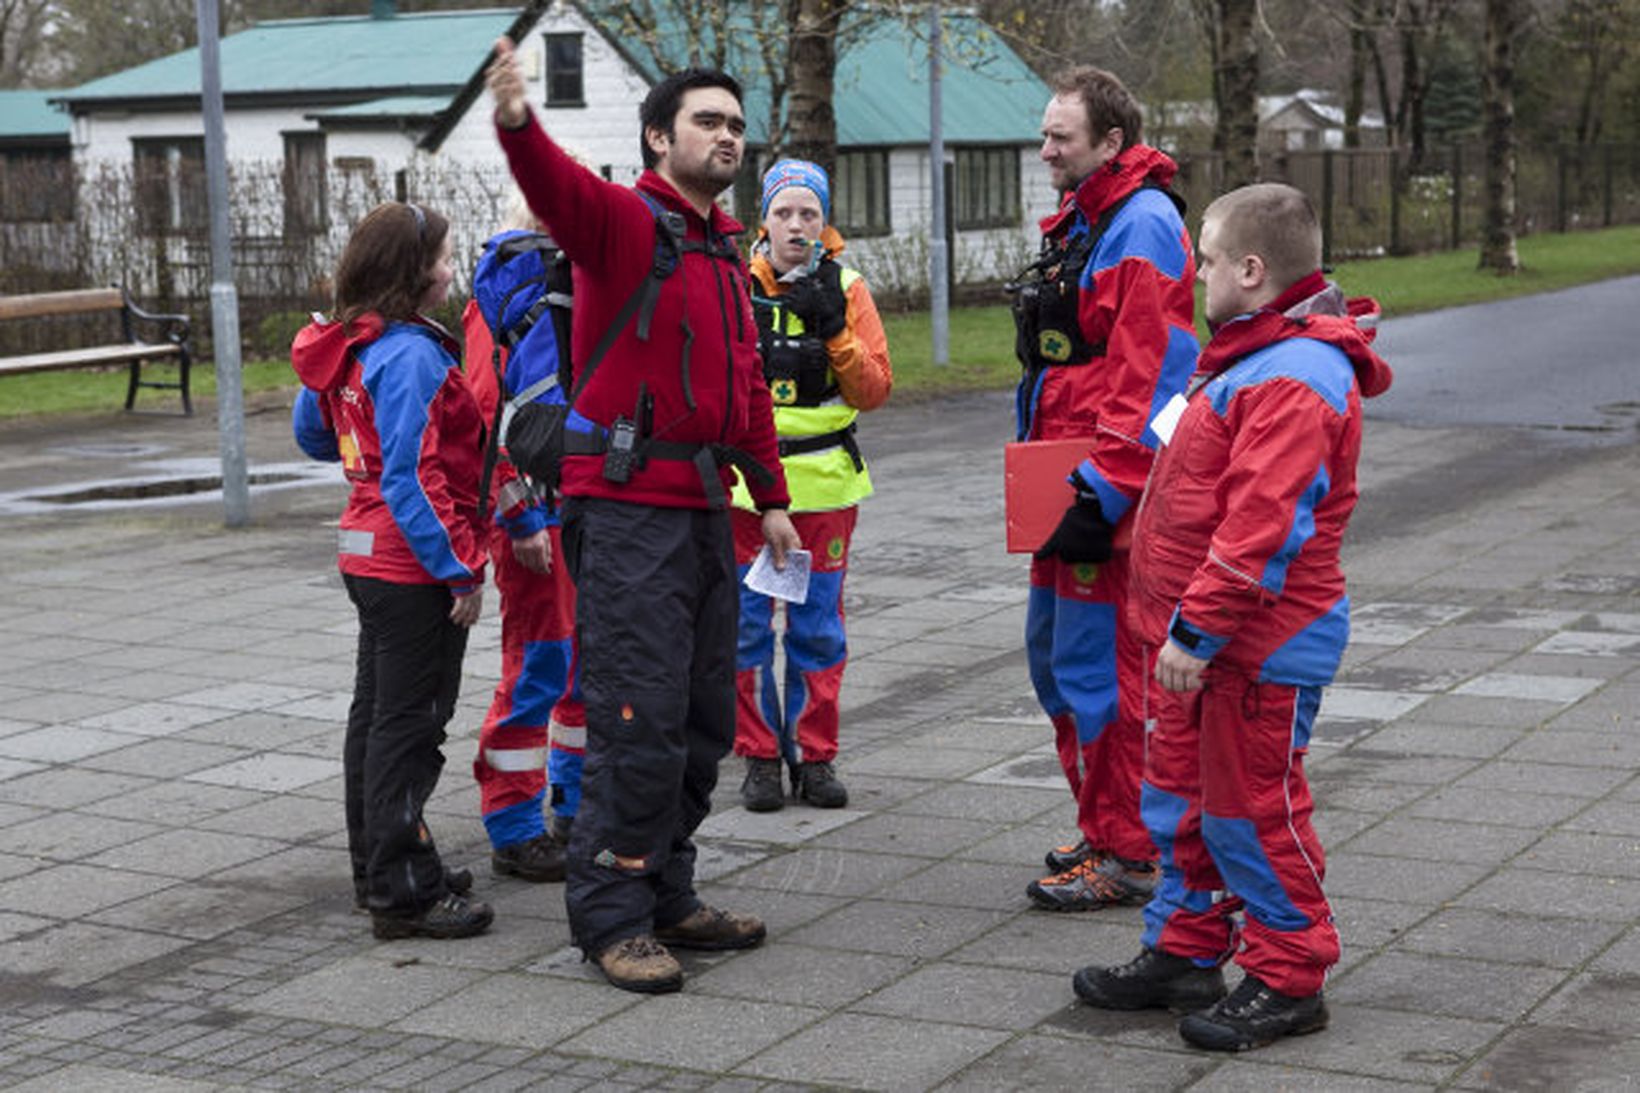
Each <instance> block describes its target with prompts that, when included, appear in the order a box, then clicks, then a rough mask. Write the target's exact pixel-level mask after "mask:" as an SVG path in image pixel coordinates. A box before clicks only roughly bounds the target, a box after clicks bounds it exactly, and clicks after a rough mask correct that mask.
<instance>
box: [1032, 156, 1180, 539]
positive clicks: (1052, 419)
mask: <svg viewBox="0 0 1640 1093" xmlns="http://www.w3.org/2000/svg"><path fill="white" fill-rule="evenodd" d="M1177 169H1178V168H1177V167H1176V165H1175V164H1174V162H1173V161H1172V160H1171V159H1169V158H1168V157H1167V156H1166V155H1164V154H1163V153H1161V152H1159V151H1157V150H1156V149H1154V148H1151V147H1148V146H1147V145H1143V144H1135V145H1133V146H1132V147H1130V148H1127V149H1124V150H1123V151H1122V152H1121V154H1119V155H1118V156H1116V157H1115V158H1114V159H1112V160H1111V161H1110V162H1109V163H1107V164H1106V165H1105V166H1103V167H1101V168H1100V169H1099V170H1097V171H1095V172H1094V173H1093V174H1092V175H1090V176H1088V177H1087V178H1086V179H1084V180H1083V182H1082V184H1081V185H1080V186H1078V187H1077V188H1076V190H1075V192H1074V193H1072V194H1069V195H1067V196H1066V198H1065V202H1064V204H1063V205H1062V206H1061V207H1060V209H1059V211H1058V212H1057V213H1055V214H1054V215H1053V216H1051V217H1048V218H1047V219H1045V220H1044V221H1042V232H1043V245H1044V246H1045V247H1053V246H1057V247H1061V248H1064V249H1067V250H1068V249H1070V248H1071V247H1072V246H1073V245H1074V243H1075V242H1076V241H1077V240H1078V239H1080V238H1081V237H1083V236H1085V235H1086V234H1087V233H1088V232H1090V231H1091V230H1092V227H1091V226H1092V225H1095V224H1098V222H1099V220H1100V218H1101V217H1102V216H1103V215H1104V214H1105V212H1106V211H1107V210H1109V209H1111V208H1112V207H1114V206H1116V205H1117V204H1119V203H1123V202H1125V203H1123V204H1122V205H1121V208H1120V209H1118V210H1117V212H1116V214H1115V216H1114V217H1112V218H1111V220H1110V222H1109V224H1108V225H1107V226H1106V227H1105V230H1104V232H1103V233H1102V234H1101V235H1100V237H1099V239H1098V241H1097V243H1096V244H1095V246H1094V249H1093V252H1092V254H1091V255H1090V256H1089V258H1088V262H1087V265H1086V266H1084V267H1083V269H1082V275H1081V279H1080V282H1079V290H1080V291H1079V296H1078V301H1077V312H1078V318H1079V321H1080V325H1081V328H1082V334H1083V337H1084V338H1085V339H1086V341H1087V342H1088V344H1090V345H1094V346H1103V347H1104V352H1103V354H1102V355H1099V356H1095V357H1094V359H1093V360H1092V361H1090V362H1089V363H1087V364H1081V365H1063V366H1053V367H1048V368H1045V369H1043V370H1042V371H1041V372H1039V373H1036V374H1034V375H1033V374H1031V373H1027V375H1026V378H1025V381H1024V382H1023V383H1022V384H1021V386H1020V390H1019V394H1018V399H1017V405H1016V409H1017V415H1018V426H1019V429H1018V435H1019V439H1021V440H1056V439H1061V438H1066V437H1084V436H1085V437H1088V438H1089V440H1090V447H1089V452H1088V457H1087V458H1086V459H1084V460H1083V461H1082V463H1081V465H1080V466H1079V467H1078V468H1077V474H1078V476H1079V477H1080V478H1081V480H1082V487H1081V488H1084V489H1087V490H1089V491H1091V492H1092V493H1093V494H1094V495H1095V496H1097V497H1098V500H1099V507H1100V509H1101V510H1102V511H1103V513H1104V516H1105V519H1106V520H1107V521H1109V522H1110V523H1111V524H1113V525H1114V524H1117V523H1119V522H1120V521H1121V520H1122V518H1123V517H1124V516H1126V515H1127V514H1128V512H1129V511H1130V510H1131V509H1132V508H1133V504H1134V502H1136V501H1137V500H1138V499H1139V494H1140V493H1141V492H1142V491H1143V490H1144V486H1145V478H1146V476H1147V475H1149V473H1150V465H1151V462H1152V460H1153V459H1154V458H1155V453H1156V446H1157V440H1156V435H1155V433H1153V432H1152V431H1151V430H1150V421H1151V419H1152V418H1154V417H1155V416H1156V413H1157V411H1159V410H1160V409H1161V408H1162V407H1163V406H1165V405H1166V404H1167V403H1168V401H1169V400H1170V399H1172V397H1173V396H1174V395H1176V394H1180V393H1182V392H1183V391H1184V389H1185V385H1186V384H1187V383H1189V381H1190V375H1191V373H1192V372H1193V371H1194V369H1195V366H1196V353H1197V349H1198V343H1197V341H1196V335H1195V295H1194V293H1195V280H1196V259H1195V252H1194V248H1193V247H1192V246H1191V243H1190V234H1189V232H1188V231H1186V230H1185V226H1184V220H1183V218H1182V217H1181V216H1180V215H1179V210H1178V208H1177V206H1175V205H1174V203H1173V200H1172V199H1171V198H1170V197H1169V196H1168V195H1167V194H1166V193H1164V192H1163V191H1162V190H1161V189H1157V188H1156V187H1165V186H1167V185H1168V183H1170V182H1171V181H1172V180H1173V175H1174V173H1175V172H1176V171H1177ZM1147 183H1149V184H1150V185H1147Z"/></svg>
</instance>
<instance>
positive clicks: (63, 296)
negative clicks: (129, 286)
mask: <svg viewBox="0 0 1640 1093" xmlns="http://www.w3.org/2000/svg"><path fill="white" fill-rule="evenodd" d="M113 311H117V312H119V315H120V331H121V333H122V335H123V337H124V340H123V341H121V342H118V343H115V344H111V345H94V346H89V347H87V348H84V349H62V350H57V351H55V352H50V353H25V354H21V355H19V356H11V357H0V375H10V374H12V373H21V372H56V371H61V370H63V369H67V368H93V367H96V366H98V365H110V364H127V365H129V366H130V369H131V381H130V383H129V384H128V385H127V387H126V392H125V408H126V409H127V410H129V409H131V407H132V405H133V404H134V403H135V402H136V398H137V388H138V387H165V388H170V389H172V390H177V391H180V392H181V393H182V412H183V413H184V414H186V415H190V416H191V415H192V414H193V412H194V404H193V400H192V399H190V398H189V396H188V365H189V364H190V363H191V359H190V355H189V349H188V336H189V325H188V317H187V316H186V315H161V314H155V313H154V312H150V311H144V310H143V309H142V308H140V307H138V306H137V305H136V304H135V303H133V302H132V301H131V298H130V297H129V296H127V295H126V294H125V290H124V289H123V288H87V289H76V290H74V291H72V292H39V293H34V294H31V295H27V296H0V321H4V320H11V319H39V318H44V317H46V316H48V315H82V314H84V315H90V314H96V313H104V312H113ZM137 323H144V324H147V325H148V326H151V327H155V328H157V333H156V334H155V337H156V338H157V339H158V340H155V341H145V340H142V339H139V338H138V337H137V333H136V324H137ZM170 359H175V360H176V362H177V367H178V372H177V379H176V380H175V381H174V382H172V381H161V380H145V379H143V378H142V366H143V363H144V362H146V361H160V360H170Z"/></svg>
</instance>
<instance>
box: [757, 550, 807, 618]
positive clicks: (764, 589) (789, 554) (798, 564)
mask: <svg viewBox="0 0 1640 1093" xmlns="http://www.w3.org/2000/svg"><path fill="white" fill-rule="evenodd" d="M746 587H747V588H749V589H751V590H752V591H753V592H761V593H763V594H764V595H765V596H773V597H774V598H775V599H777V600H785V601H787V602H788V603H802V602H804V601H805V600H807V599H808V598H809V552H808V551H806V550H788V551H786V568H785V569H776V568H775V567H774V556H773V555H772V554H770V553H769V545H768V544H767V543H765V544H763V549H762V550H760V551H758V552H757V557H756V558H755V559H753V561H752V568H750V569H748V570H747V571H746Z"/></svg>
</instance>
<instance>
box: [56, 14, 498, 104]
mask: <svg viewBox="0 0 1640 1093" xmlns="http://www.w3.org/2000/svg"><path fill="white" fill-rule="evenodd" d="M517 15H518V12H517V10H516V9H506V10H502V9H493V10H488V11H451V12H426V13H421V14H415V15H396V16H394V17H393V18H391V19H373V18H371V17H369V16H356V17H342V18H329V19H287V20H278V21H274V22H268V23H262V24H259V25H258V26H254V27H252V28H250V29H249V30H244V31H240V32H239V33H238V34H230V35H229V36H227V37H226V38H223V39H222V45H221V57H222V91H223V94H224V95H228V96H234V95H281V94H285V95H289V94H298V95H315V94H326V93H329V94H335V93H338V92H341V93H347V92H368V91H389V92H405V91H408V90H410V89H420V90H425V91H434V90H448V91H449V92H450V94H452V95H453V94H454V93H455V92H456V91H457V90H459V89H460V88H461V87H462V86H463V85H465V84H466V83H467V81H468V79H469V78H470V77H471V76H472V75H473V72H474V71H475V70H476V69H477V68H478V66H479V65H480V64H481V63H482V62H483V61H484V58H485V56H486V55H487V54H488V52H489V49H490V47H491V45H493V44H494V43H495V40H496V38H497V37H499V36H500V35H502V34H504V33H506V31H507V30H508V28H509V27H511V26H512V24H513V20H514V19H515V18H517ZM199 84H200V71H199V50H198V49H197V48H195V49H188V50H184V51H183V52H181V53H173V54H171V55H170V56H169V57H161V58H159V59H158V60H154V61H149V62H148V63H147V64H142V65H138V66H137V67H135V68H128V69H126V70H125V71H124V72H116V73H114V74H113V75H111V76H104V77H103V78H102V79H99V80H92V81H91V82H90V83H87V84H82V85H81V86H79V87H77V88H74V89H72V90H70V91H66V92H61V93H59V94H58V96H57V97H60V98H62V99H63V100H65V101H68V102H71V103H75V104H80V103H85V102H89V101H94V100H110V99H166V98H173V97H188V98H196V97H198V95H199V90H200V87H199Z"/></svg>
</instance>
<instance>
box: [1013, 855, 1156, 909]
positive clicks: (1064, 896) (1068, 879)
mask: <svg viewBox="0 0 1640 1093" xmlns="http://www.w3.org/2000/svg"><path fill="white" fill-rule="evenodd" d="M1161 872H1162V871H1161V870H1160V869H1158V868H1157V866H1156V863H1155V862H1129V861H1126V860H1124V859H1122V858H1089V859H1088V860H1087V861H1085V862H1083V863H1082V864H1081V865H1078V866H1075V867H1074V868H1072V869H1070V870H1069V871H1068V872H1064V873H1060V874H1058V875H1057V876H1052V877H1043V878H1042V879H1041V880H1034V881H1032V882H1031V883H1030V885H1029V886H1027V887H1026V889H1025V894H1026V895H1028V896H1030V897H1031V901H1032V902H1033V903H1035V904H1036V905H1037V906H1038V907H1045V908H1047V909H1048V910H1050V911H1097V910H1099V908H1101V907H1114V906H1118V905H1121V904H1133V903H1144V902H1146V901H1148V900H1149V899H1150V896H1151V893H1152V892H1154V891H1155V890H1156V881H1157V880H1158V879H1159V878H1160V877H1161Z"/></svg>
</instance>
